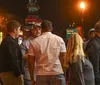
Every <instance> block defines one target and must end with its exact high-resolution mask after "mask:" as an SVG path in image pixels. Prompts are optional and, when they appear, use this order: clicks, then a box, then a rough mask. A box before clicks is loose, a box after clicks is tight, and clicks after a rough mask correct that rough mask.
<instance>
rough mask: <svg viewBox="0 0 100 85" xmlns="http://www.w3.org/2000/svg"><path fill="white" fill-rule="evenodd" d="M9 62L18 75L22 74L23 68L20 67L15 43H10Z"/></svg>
mask: <svg viewBox="0 0 100 85" xmlns="http://www.w3.org/2000/svg"><path fill="white" fill-rule="evenodd" d="M8 49H9V62H10V68H11V70H12V72H13V73H14V75H15V76H16V77H18V76H20V75H21V68H20V67H19V62H20V61H19V60H18V49H17V47H16V45H15V44H9V46H8Z"/></svg>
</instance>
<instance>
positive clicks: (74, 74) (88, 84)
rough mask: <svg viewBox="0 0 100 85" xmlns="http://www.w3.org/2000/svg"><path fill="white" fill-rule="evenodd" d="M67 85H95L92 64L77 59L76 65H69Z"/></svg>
mask: <svg viewBox="0 0 100 85" xmlns="http://www.w3.org/2000/svg"><path fill="white" fill-rule="evenodd" d="M69 72H70V74H69V85H95V83H94V72H93V67H92V64H91V63H90V62H89V61H88V60H87V59H85V62H84V63H83V61H82V60H81V59H80V58H78V62H77V63H72V64H70V68H69Z"/></svg>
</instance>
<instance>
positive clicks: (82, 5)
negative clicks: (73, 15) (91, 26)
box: [80, 2, 85, 26]
mask: <svg viewBox="0 0 100 85" xmlns="http://www.w3.org/2000/svg"><path fill="white" fill-rule="evenodd" d="M80 8H81V9H82V14H81V20H82V26H83V25H84V23H83V22H84V11H85V3H84V2H81V3H80Z"/></svg>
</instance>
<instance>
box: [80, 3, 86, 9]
mask: <svg viewBox="0 0 100 85" xmlns="http://www.w3.org/2000/svg"><path fill="white" fill-rule="evenodd" d="M80 7H81V8H82V9H83V10H84V9H85V4H84V2H81V3H80Z"/></svg>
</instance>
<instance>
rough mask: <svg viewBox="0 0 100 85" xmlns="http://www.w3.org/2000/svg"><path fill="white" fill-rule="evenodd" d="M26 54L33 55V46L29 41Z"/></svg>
mask: <svg viewBox="0 0 100 85" xmlns="http://www.w3.org/2000/svg"><path fill="white" fill-rule="evenodd" d="M28 55H30V56H34V55H35V52H34V48H33V46H32V44H31V43H30V46H29V49H28Z"/></svg>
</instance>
